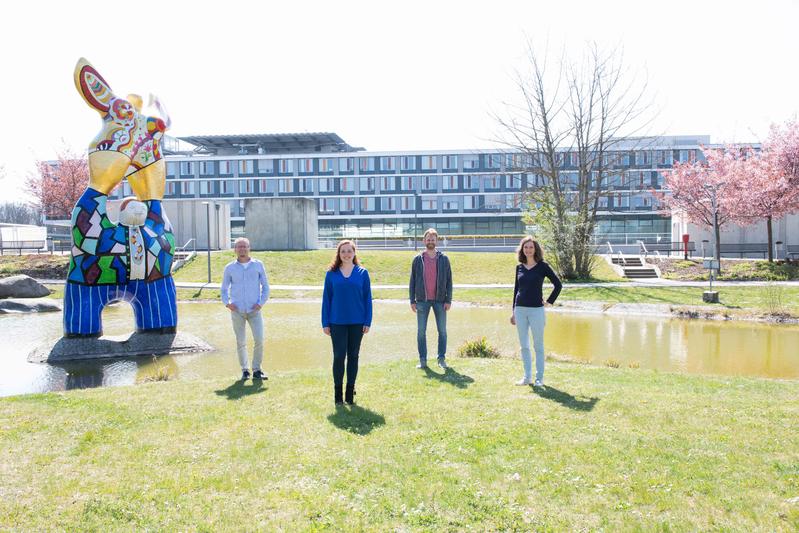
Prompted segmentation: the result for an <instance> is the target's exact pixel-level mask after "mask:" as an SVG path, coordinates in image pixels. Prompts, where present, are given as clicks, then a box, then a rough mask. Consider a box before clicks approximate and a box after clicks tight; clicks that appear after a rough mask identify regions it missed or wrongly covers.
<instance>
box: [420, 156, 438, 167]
mask: <svg viewBox="0 0 799 533" xmlns="http://www.w3.org/2000/svg"><path fill="white" fill-rule="evenodd" d="M435 169H436V157H435V156H434V155H423V156H422V170H435Z"/></svg>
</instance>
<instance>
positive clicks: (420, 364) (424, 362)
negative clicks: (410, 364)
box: [416, 361, 427, 370]
mask: <svg viewBox="0 0 799 533" xmlns="http://www.w3.org/2000/svg"><path fill="white" fill-rule="evenodd" d="M416 368H419V369H422V370H423V369H425V368H427V361H419V364H418V365H416Z"/></svg>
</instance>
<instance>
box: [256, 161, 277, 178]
mask: <svg viewBox="0 0 799 533" xmlns="http://www.w3.org/2000/svg"><path fill="white" fill-rule="evenodd" d="M274 171H275V161H274V160H273V159H261V160H259V161H258V173H259V174H271V173H273V172H274Z"/></svg>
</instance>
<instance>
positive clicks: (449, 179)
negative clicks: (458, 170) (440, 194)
mask: <svg viewBox="0 0 799 533" xmlns="http://www.w3.org/2000/svg"><path fill="white" fill-rule="evenodd" d="M457 188H458V176H441V189H442V190H444V191H454V190H456V189H457Z"/></svg>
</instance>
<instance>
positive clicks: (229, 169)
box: [217, 161, 233, 176]
mask: <svg viewBox="0 0 799 533" xmlns="http://www.w3.org/2000/svg"><path fill="white" fill-rule="evenodd" d="M217 164H218V165H219V173H220V174H223V175H228V176H230V175H232V174H233V161H217Z"/></svg>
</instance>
